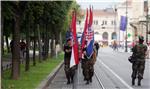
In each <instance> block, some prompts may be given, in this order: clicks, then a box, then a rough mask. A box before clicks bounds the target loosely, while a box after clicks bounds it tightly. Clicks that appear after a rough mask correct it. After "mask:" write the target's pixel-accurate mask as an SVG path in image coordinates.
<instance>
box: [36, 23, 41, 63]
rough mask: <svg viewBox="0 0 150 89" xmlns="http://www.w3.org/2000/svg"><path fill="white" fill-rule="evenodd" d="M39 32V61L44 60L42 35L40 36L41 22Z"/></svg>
mask: <svg viewBox="0 0 150 89" xmlns="http://www.w3.org/2000/svg"><path fill="white" fill-rule="evenodd" d="M37 32H38V44H39V62H42V60H41V58H42V43H41V36H40V29H39V24H37Z"/></svg>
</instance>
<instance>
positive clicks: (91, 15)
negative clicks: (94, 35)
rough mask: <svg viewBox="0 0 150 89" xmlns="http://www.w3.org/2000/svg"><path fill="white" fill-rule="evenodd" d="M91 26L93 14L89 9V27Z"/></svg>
mask: <svg viewBox="0 0 150 89" xmlns="http://www.w3.org/2000/svg"><path fill="white" fill-rule="evenodd" d="M92 24H93V12H92V10H91V7H90V18H89V26H90V27H91V26H92Z"/></svg>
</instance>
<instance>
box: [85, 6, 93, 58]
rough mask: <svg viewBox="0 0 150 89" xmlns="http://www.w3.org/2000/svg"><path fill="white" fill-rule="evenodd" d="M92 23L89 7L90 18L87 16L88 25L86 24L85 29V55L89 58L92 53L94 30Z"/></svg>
mask: <svg viewBox="0 0 150 89" xmlns="http://www.w3.org/2000/svg"><path fill="white" fill-rule="evenodd" d="M92 23H93V12H92V10H91V8H90V18H89V25H88V31H87V36H86V39H87V41H88V42H87V49H86V52H87V57H88V59H89V58H91V56H92V54H93V45H94V30H93V28H92Z"/></svg>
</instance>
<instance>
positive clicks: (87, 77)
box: [85, 61, 94, 81]
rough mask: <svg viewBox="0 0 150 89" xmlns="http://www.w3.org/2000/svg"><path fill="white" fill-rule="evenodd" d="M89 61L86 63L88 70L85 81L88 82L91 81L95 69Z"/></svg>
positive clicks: (86, 69) (86, 70)
mask: <svg viewBox="0 0 150 89" xmlns="http://www.w3.org/2000/svg"><path fill="white" fill-rule="evenodd" d="M88 62H89V61H87V63H86V68H85V79H86V80H87V81H89V80H91V79H92V77H93V74H94V67H93V65H92V64H90V63H88Z"/></svg>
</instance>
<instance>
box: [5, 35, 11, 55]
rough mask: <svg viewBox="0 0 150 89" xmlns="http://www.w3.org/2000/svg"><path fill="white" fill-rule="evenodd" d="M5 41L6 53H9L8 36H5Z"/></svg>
mask: <svg viewBox="0 0 150 89" xmlns="http://www.w3.org/2000/svg"><path fill="white" fill-rule="evenodd" d="M5 40H6V46H7V52H8V53H9V52H10V48H9V42H8V35H6V36H5Z"/></svg>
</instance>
